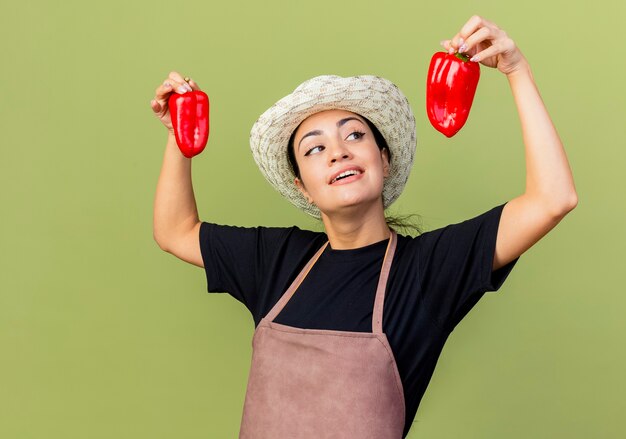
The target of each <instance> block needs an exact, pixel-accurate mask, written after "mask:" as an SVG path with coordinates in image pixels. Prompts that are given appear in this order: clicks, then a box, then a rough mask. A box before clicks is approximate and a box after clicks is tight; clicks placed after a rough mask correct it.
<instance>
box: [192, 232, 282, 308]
mask: <svg viewBox="0 0 626 439" xmlns="http://www.w3.org/2000/svg"><path fill="white" fill-rule="evenodd" d="M286 231H287V229H282V228H269V227H238V226H227V225H219V224H213V223H207V222H202V224H201V225H200V236H199V239H200V252H201V253H202V260H203V262H204V271H205V273H206V280H207V289H208V291H209V292H226V293H229V294H230V295H231V296H233V297H235V298H236V299H237V300H239V301H240V302H242V303H243V304H244V305H246V306H247V307H248V309H250V308H251V307H252V306H253V302H254V301H255V299H256V298H257V297H258V294H257V291H258V287H259V283H260V277H261V274H262V273H263V272H264V271H265V270H266V267H267V263H268V261H269V260H271V259H272V254H273V253H274V252H275V251H276V248H277V245H278V244H277V243H278V242H280V241H281V237H283V236H284V235H285V234H286Z"/></svg>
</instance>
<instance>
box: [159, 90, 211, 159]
mask: <svg viewBox="0 0 626 439" xmlns="http://www.w3.org/2000/svg"><path fill="white" fill-rule="evenodd" d="M168 106H169V110H170V115H171V117H172V128H173V129H174V134H175V135H176V143H177V144H178V148H179V149H180V152H182V153H183V155H184V156H185V157H187V158H191V157H193V156H195V155H198V154H200V153H201V152H202V150H204V147H205V146H206V143H207V140H208V139H209V97H208V96H207V95H206V93H204V92H203V91H200V90H194V91H190V92H187V93H184V94H178V93H172V95H171V96H170V98H169V101H168Z"/></svg>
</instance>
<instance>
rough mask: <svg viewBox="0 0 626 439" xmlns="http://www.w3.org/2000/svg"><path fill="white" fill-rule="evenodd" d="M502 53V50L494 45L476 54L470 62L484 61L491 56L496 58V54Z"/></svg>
mask: <svg viewBox="0 0 626 439" xmlns="http://www.w3.org/2000/svg"><path fill="white" fill-rule="evenodd" d="M500 52H502V50H501V49H500V48H499V47H498V45H496V44H494V45H491V46H489V47H488V48H486V49H485V50H483V51H481V52H478V53H477V54H475V55H474V56H472V57H471V58H470V61H473V62H480V61H482V60H484V59H487V58H490V57H492V56H496V55H497V54H498V53H500Z"/></svg>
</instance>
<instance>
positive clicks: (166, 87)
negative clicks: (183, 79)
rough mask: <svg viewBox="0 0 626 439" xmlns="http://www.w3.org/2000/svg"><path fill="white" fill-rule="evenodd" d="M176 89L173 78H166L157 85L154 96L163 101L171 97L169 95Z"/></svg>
mask: <svg viewBox="0 0 626 439" xmlns="http://www.w3.org/2000/svg"><path fill="white" fill-rule="evenodd" d="M173 91H174V85H173V83H172V81H171V80H169V79H166V80H165V81H163V83H162V84H161V85H160V86H158V87H157V89H156V90H155V92H154V97H155V98H156V99H157V100H158V101H163V100H165V99H167V98H168V97H169V95H170V94H171V93H172V92H173Z"/></svg>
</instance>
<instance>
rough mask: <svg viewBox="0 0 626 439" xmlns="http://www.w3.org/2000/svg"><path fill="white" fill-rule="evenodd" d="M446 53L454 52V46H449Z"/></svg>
mask: <svg viewBox="0 0 626 439" xmlns="http://www.w3.org/2000/svg"><path fill="white" fill-rule="evenodd" d="M448 53H449V54H450V55H452V54H453V53H454V47H452V46H450V48H449V49H448Z"/></svg>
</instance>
